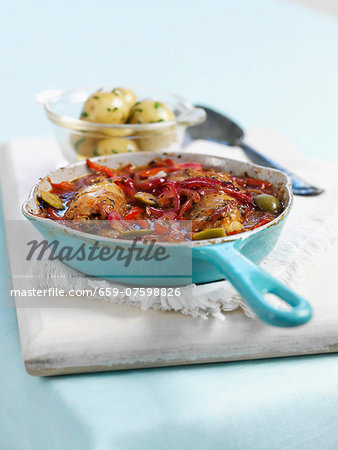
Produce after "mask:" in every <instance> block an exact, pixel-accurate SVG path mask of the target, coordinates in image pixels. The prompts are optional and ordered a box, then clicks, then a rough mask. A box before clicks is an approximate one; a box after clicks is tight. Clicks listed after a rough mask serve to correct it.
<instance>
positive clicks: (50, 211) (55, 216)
mask: <svg viewBox="0 0 338 450" xmlns="http://www.w3.org/2000/svg"><path fill="white" fill-rule="evenodd" d="M47 213H48V215H49V217H50V218H51V219H52V220H65V219H64V218H63V217H61V216H59V215H58V214H56V213H55V211H54V210H53V209H52V208H51V207H49V206H48V208H47Z"/></svg>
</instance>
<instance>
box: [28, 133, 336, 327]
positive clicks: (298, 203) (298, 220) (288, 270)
mask: <svg viewBox="0 0 338 450" xmlns="http://www.w3.org/2000/svg"><path fill="white" fill-rule="evenodd" d="M267 133H268V132H267V131H266V130H264V136H265V138H266V139H265V142H267V143H268V142H269V139H268V137H267V136H266V135H267ZM273 133H274V134H273V136H274V138H276V133H275V132H273ZM257 137H258V139H257ZM255 138H256V139H257V140H259V142H264V139H261V138H260V139H259V133H257V132H256V134H255ZM249 140H250V136H249ZM253 140H255V139H253ZM253 144H254V142H253ZM186 150H187V151H191V152H196V153H207V154H214V155H220V156H226V157H228V158H233V159H238V160H242V161H247V158H246V157H245V155H244V153H243V152H242V151H241V150H240V149H238V148H229V147H225V146H223V145H219V144H216V143H210V142H206V141H195V142H193V143H191V144H190V145H189V146H188V147H187V149H186ZM259 150H261V151H262V152H265V154H268V155H269V156H270V157H274V158H275V159H276V160H278V162H280V163H281V164H284V166H285V167H288V169H289V170H292V171H293V172H294V173H297V174H298V175H301V176H302V177H303V178H304V179H307V180H309V181H311V183H312V184H317V185H318V186H320V187H323V188H325V189H326V192H325V193H324V194H323V195H320V196H318V197H299V196H298V197H296V198H295V202H294V207H293V210H292V211H291V213H290V215H289V218H288V220H287V222H286V224H285V226H284V229H283V231H282V234H281V237H280V239H279V241H278V243H277V245H276V247H275V248H274V249H273V251H272V252H271V253H270V254H269V255H268V257H267V258H266V259H265V260H264V261H263V262H262V263H261V264H260V266H261V268H262V269H264V270H265V271H267V272H269V273H270V274H271V275H272V276H274V277H275V278H277V279H279V280H281V281H282V282H284V283H285V284H287V285H289V286H291V287H293V288H297V286H300V285H301V283H302V280H303V279H304V277H305V275H306V272H307V270H309V269H310V267H311V266H312V265H313V264H314V263H315V262H316V260H317V258H318V257H319V256H320V255H321V254H322V253H323V252H324V251H325V250H326V249H328V248H329V247H330V245H331V244H332V243H333V242H334V241H336V240H337V239H338V227H337V225H336V224H337V221H338V184H337V181H336V173H337V169H338V164H336V163H330V162H324V161H316V160H311V159H307V158H305V157H304V156H302V155H301V154H300V153H299V152H298V151H297V150H296V149H295V148H294V147H293V146H292V145H290V143H289V142H288V141H287V140H286V139H285V138H283V136H281V137H280V139H278V141H276V140H275V141H274V145H273V146H271V140H270V146H268V145H266V146H264V145H263V148H262V145H261V146H260V147H259ZM32 276H33V277H34V280H35V282H37V284H38V285H39V286H38V287H40V288H49V287H58V288H59V289H64V290H65V291H67V290H69V289H74V288H75V289H88V288H91V289H94V288H95V287H96V286H97V287H101V288H106V287H110V288H112V287H116V286H117V287H119V288H120V287H121V286H118V284H116V283H111V282H109V281H105V280H98V279H95V278H91V277H86V276H83V275H82V274H80V273H79V272H77V271H75V270H73V269H70V268H69V267H66V266H65V265H63V264H62V263H60V262H49V261H41V262H37V263H35V264H34V265H33V266H32ZM91 298H92V299H93V300H98V301H104V302H112V303H118V304H127V305H132V306H135V307H138V308H141V309H142V310H148V309H150V308H152V309H157V310H162V311H169V310H175V311H180V312H182V313H183V314H189V315H192V316H193V317H202V318H207V317H208V316H213V317H219V318H222V319H224V318H225V314H226V312H227V311H232V310H235V309H237V308H239V307H240V308H242V309H243V311H244V313H245V314H246V315H247V316H249V317H254V313H253V312H252V311H251V310H250V308H249V307H248V306H247V305H246V303H245V302H244V300H243V299H242V298H241V297H240V296H239V295H238V294H237V293H236V291H235V290H234V288H233V287H232V286H231V285H230V283H229V282H228V281H220V282H215V283H209V284H206V285H201V286H197V285H190V286H186V287H182V288H181V295H180V296H178V297H167V296H155V295H152V296H134V295H133V296H132V297H128V296H127V295H124V296H120V297H109V298H108V297H101V296H98V297H91Z"/></svg>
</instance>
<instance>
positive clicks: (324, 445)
mask: <svg viewBox="0 0 338 450" xmlns="http://www.w3.org/2000/svg"><path fill="white" fill-rule="evenodd" d="M0 35H1V42H0V57H1V70H0V77H1V86H2V88H1V98H0V124H1V126H0V141H1V142H2V141H5V140H7V139H9V138H14V137H19V136H40V135H48V134H50V133H51V128H50V125H49V123H48V122H47V119H45V118H44V116H43V113H42V111H41V110H40V109H39V107H38V106H36V105H35V103H34V97H35V95H36V94H37V93H38V92H39V91H41V90H42V89H46V88H60V87H61V88H70V87H76V86H78V85H91V84H93V85H101V84H107V83H109V84H114V83H116V84H140V85H148V86H154V87H159V88H165V89H168V90H172V91H175V92H177V93H179V94H181V95H183V96H185V97H187V98H189V99H190V100H192V101H194V102H201V103H202V102H204V103H209V104H210V105H213V106H215V107H218V108H219V109H221V110H223V111H225V112H227V113H228V114H230V115H232V116H233V117H234V118H236V119H237V120H238V121H240V122H241V123H242V124H244V125H246V126H247V127H251V128H252V127H269V126H271V127H274V128H278V129H279V130H280V131H282V132H283V133H284V134H285V135H286V136H287V137H288V138H289V139H291V140H292V141H293V142H294V143H295V144H296V145H297V146H298V147H299V148H300V149H301V150H302V151H303V152H304V153H306V154H307V155H309V156H317V157H323V158H327V159H333V160H337V158H338V156H337V149H338V144H337V142H338V131H337V130H338V126H337V125H338V102H337V100H338V58H337V53H338V52H337V47H338V45H337V44H338V21H337V20H336V19H334V18H331V17H328V16H326V15H323V14H321V13H319V12H317V11H314V10H310V9H306V8H304V7H303V6H298V5H294V4H292V3H288V2H286V1H277V0H237V1H235V0H233V1H228V0H223V1H221V0H219V1H217V0H208V1H199V0H196V1H185V2H183V1H178V0H172V1H168V2H162V1H155V0H151V1H150V0H148V1H143V2H141V1H130V0H129V1H124V2H121V1H97V2H94V1H88V0H82V1H80V0H75V1H69V0H68V1H65V0H59V1H57V2H55V1H49V0H36V1H34V2H25V1H23V0H22V1H17V0H16V1H15V0H14V1H12V2H6V4H3V5H2V7H1V17H0ZM46 150H47V149H46ZM34 163H36V164H38V161H36V162H34ZM32 164H33V162H32ZM2 230H3V229H2ZM0 255H1V267H0V268H1V273H2V274H3V275H2V277H1V280H0V283H1V284H0V292H1V293H2V301H3V302H4V298H3V293H4V292H5V283H6V280H7V277H8V270H7V269H6V267H7V260H6V246H5V242H4V235H3V231H2V233H1V248H0ZM0 364H1V372H0V408H1V412H0V448H1V450H12V449H15V450H16V449H20V450H21V449H29V450H30V449H34V450H40V449H41V450H42V449H43V450H46V449H61V448H62V449H67V450H68V449H72V450H77V449H81V450H82V449H87V448H88V449H95V450H97V449H98V450H103V449H104V450H106V449H117V450H120V449H123V450H124V449H127V450H129V449H140V450H143V449H190V448H194V449H195V450H199V449H217V450H218V449H250V450H255V449H257V450H272V449H283V450H285V449H298V450H299V449H310V450H311V449H316V450H318V449H325V450H327V449H328V450H330V449H336V448H338V375H337V374H338V357H337V356H336V355H327V356H317V357H300V358H292V359H279V360H270V361H252V362H241V363H231V364H217V365H204V366H195V367H181V368H169V369H152V370H140V371H130V372H119V373H108V374H98V375H82V376H70V377H60V378H51V379H39V378H33V377H30V376H29V375H27V374H26V373H25V371H24V368H23V364H22V360H21V352H20V346H19V340H18V334H17V326H16V318H15V311H14V310H12V309H9V308H6V307H4V306H2V307H1V310H0Z"/></svg>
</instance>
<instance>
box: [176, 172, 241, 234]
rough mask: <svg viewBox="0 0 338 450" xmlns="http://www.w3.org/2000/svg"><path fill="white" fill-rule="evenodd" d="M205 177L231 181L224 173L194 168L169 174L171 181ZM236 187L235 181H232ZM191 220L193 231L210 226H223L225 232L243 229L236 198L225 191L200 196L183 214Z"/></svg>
mask: <svg viewBox="0 0 338 450" xmlns="http://www.w3.org/2000/svg"><path fill="white" fill-rule="evenodd" d="M195 177H206V178H213V179H217V180H222V181H225V182H232V180H231V179H230V177H229V175H228V174H226V173H217V172H214V171H213V170H209V171H207V172H200V171H199V170H196V169H185V170H183V171H181V172H175V173H173V174H172V175H170V176H169V178H170V179H171V180H173V181H180V180H187V179H188V178H195ZM233 184H234V185H235V187H238V186H237V185H236V183H233ZM185 217H186V218H187V219H189V220H192V231H193V232H194V233H196V232H199V231H203V230H207V229H210V228H224V231H225V232H226V234H232V233H234V232H237V233H239V232H241V231H243V219H242V217H241V214H240V211H239V208H238V203H237V201H236V199H234V198H233V197H231V196H230V195H228V194H225V193H222V192H220V193H218V192H215V193H210V194H206V195H203V196H201V199H200V201H199V202H197V203H195V204H194V205H193V206H192V208H191V210H190V211H189V212H188V213H187V214H186V216H185Z"/></svg>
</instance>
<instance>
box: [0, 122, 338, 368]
mask: <svg viewBox="0 0 338 450" xmlns="http://www.w3.org/2000/svg"><path fill="white" fill-rule="evenodd" d="M249 141H250V142H251V143H252V144H254V145H256V147H257V148H260V149H262V150H268V149H269V147H270V148H271V145H274V146H276V145H277V146H278V145H279V146H280V147H281V148H283V151H284V152H285V149H286V143H287V141H286V140H285V138H283V137H282V136H281V135H280V134H279V133H278V132H274V131H271V130H270V131H267V130H265V131H264V130H261V131H252V132H250V133H249ZM281 143H282V144H281ZM288 148H289V151H290V153H291V154H292V153H293V154H294V155H295V149H294V148H293V147H292V146H290V145H289V147H288ZM238 151H240V150H238ZM27 155H30V157H29V163H27ZM284 157H285V154H284ZM0 161H1V182H2V195H3V207H4V213H5V219H6V220H10V219H18V218H20V217H21V212H20V207H21V204H22V203H23V201H24V200H25V199H26V198H27V196H28V192H29V189H30V187H31V186H32V185H33V184H34V182H35V181H36V179H37V178H39V177H40V176H43V175H45V173H47V172H48V171H49V170H52V169H54V168H55V167H57V166H59V165H60V164H62V156H61V154H60V151H59V149H58V147H57V144H56V142H55V141H54V140H53V139H51V138H45V139H18V140H13V141H10V142H9V143H7V144H6V145H5V146H3V148H2V149H1V153H0ZM334 166H335V167H334ZM337 166H338V165H332V170H335V171H337ZM332 173H333V172H332ZM7 224H8V222H7ZM337 250H338V243H337V244H336V245H334V246H333V247H332V248H331V249H330V250H329V251H328V252H326V253H325V254H323V255H322V256H321V257H320V258H319V259H318V261H317V263H316V264H315V265H314V266H313V267H312V268H311V270H310V271H309V272H308V273H307V276H306V279H305V280H304V283H303V285H302V287H301V288H300V289H299V292H300V293H301V294H302V295H303V296H304V297H305V298H307V299H308V300H309V301H310V302H311V303H312V305H313V308H314V318H313V319H312V321H311V322H310V323H308V324H306V325H304V326H302V327H298V328H293V329H281V328H273V327H270V326H267V325H265V324H263V323H262V322H260V321H259V320H255V319H250V318H247V317H245V316H244V314H243V313H242V312H241V311H235V312H232V313H228V314H227V317H226V320H225V321H221V320H220V319H208V320H203V319H193V318H191V317H188V316H184V315H182V314H180V313H175V312H170V313H168V312H159V311H147V312H142V311H140V310H138V309H135V308H131V307H127V306H117V305H110V304H98V302H97V301H90V300H88V299H79V300H78V305H77V306H76V307H74V308H69V307H67V306H66V305H67V301H68V299H67V298H64V299H62V298H60V300H59V307H57V308H56V307H55V303H50V300H49V299H48V298H41V307H36V308H22V307H18V308H17V316H18V326H19V333H20V340H21V348H22V354H23V359H24V363H25V367H26V370H27V371H28V372H29V373H30V374H32V375H55V374H67V373H79V372H89V371H103V370H117V369H129V368H140V367H153V366H168V365H178V364H195V363H203V362H218V361H233V360H243V359H256V358H270V357H279V356H290V355H303V354H316V353H327V352H335V351H338V298H337V293H336V286H337V284H336V273H337V262H336V255H337ZM8 253H9V259H10V265H11V269H12V270H13V269H14V267H13V264H14V263H15V246H14V245H13V243H10V242H9V246H8ZM13 288H15V279H14V280H13Z"/></svg>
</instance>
